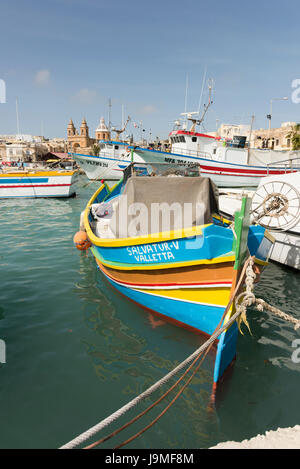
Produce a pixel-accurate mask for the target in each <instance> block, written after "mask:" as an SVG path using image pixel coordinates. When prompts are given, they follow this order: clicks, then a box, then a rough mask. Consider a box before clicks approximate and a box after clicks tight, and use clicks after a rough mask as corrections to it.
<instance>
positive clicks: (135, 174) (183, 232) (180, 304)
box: [81, 164, 273, 385]
mask: <svg viewBox="0 0 300 469" xmlns="http://www.w3.org/2000/svg"><path fill="white" fill-rule="evenodd" d="M158 166H159V165H144V167H143V169H142V168H141V164H138V165H136V164H131V165H130V167H129V168H128V169H127V171H126V172H125V175H124V179H123V180H122V181H121V182H119V183H118V184H117V185H116V186H115V187H114V188H113V189H112V190H109V189H108V187H107V185H106V184H103V185H102V186H101V187H100V188H99V189H98V191H96V193H95V194H94V195H93V196H92V198H91V200H90V201H89V203H88V205H87V207H86V209H85V211H84V214H83V220H82V222H81V225H82V230H84V231H85V234H86V240H87V242H88V243H90V246H91V251H92V253H93V255H94V257H95V260H96V263H97V265H98V267H99V269H100V271H101V272H102V273H103V274H104V275H105V277H106V278H107V280H108V281H109V282H110V283H111V284H112V285H113V286H114V287H115V288H116V289H117V290H118V291H119V292H120V293H121V294H123V295H124V296H125V297H127V298H128V299H130V300H132V301H134V302H135V303H138V304H139V305H140V306H142V307H143V308H145V309H147V310H150V311H153V312H155V313H157V314H158V315H161V316H163V317H164V318H166V319H168V320H170V321H171V322H174V323H176V324H178V325H180V326H183V327H187V328H190V329H192V330H194V331H197V332H201V333H204V334H206V335H211V334H212V333H213V332H214V330H215V329H216V327H217V325H218V324H219V323H220V321H221V320H222V315H224V313H225V310H226V306H227V304H228V301H229V298H230V296H231V294H232V292H233V291H234V290H235V289H236V286H237V283H238V281H239V275H240V272H241V268H242V266H243V264H244V262H245V258H246V257H247V254H248V250H249V252H250V254H251V255H254V256H255V259H256V265H257V268H258V269H262V268H263V266H264V265H266V264H267V261H268V255H269V252H270V249H271V247H272V244H273V239H272V238H271V237H270V236H269V235H268V233H267V231H266V230H265V229H264V228H262V227H259V226H256V227H250V228H249V213H248V205H249V203H248V201H247V199H244V202H243V207H242V210H241V211H240V213H239V214H237V218H236V223H235V233H234V231H233V229H232V226H230V225H229V224H228V223H227V222H225V221H224V220H223V219H222V218H220V217H219V215H218V196H217V190H216V187H215V186H214V184H213V183H212V182H211V181H210V179H208V178H202V177H200V176H199V168H198V167H197V168H196V170H195V169H194V168H189V169H187V168H184V167H182V168H181V169H179V168H178V167H177V168H176V174H174V171H172V170H170V168H169V165H167V166H168V169H166V168H163V169H161V168H158ZM161 166H163V165H161ZM136 167H137V168H138V169H136ZM153 176H155V177H153ZM172 176H173V177H172ZM174 176H177V177H174ZM157 205H159V207H157ZM170 207H171V211H173V212H174V217H173V218H172V220H171V222H170V223H169V224H168V226H165V227H163V226H160V227H159V228H158V226H157V223H159V224H160V223H162V225H163V222H164V220H166V214H167V213H169V214H170V211H169V212H168V210H170ZM157 209H159V211H162V214H163V216H162V217H161V215H160V214H159V213H158V212H157ZM164 210H166V211H165V212H164ZM182 211H183V212H184V213H183V212H182ZM137 212H139V214H138V215H137ZM124 217H125V218H124ZM183 220H185V222H184V223H183V222H182V221H183ZM153 223H154V225H155V226H154V227H153ZM150 225H151V229H148V227H150ZM137 226H138V227H139V228H138V230H136V228H137ZM132 230H133V231H132ZM83 238H84V237H83ZM233 311H234V306H233V307H230V309H229V311H228V313H227V314H226V317H225V319H224V318H223V319H224V322H225V323H226V321H228V320H229V319H230V317H231V315H232V313H233ZM237 332H238V329H237V326H236V324H234V325H232V326H231V327H230V328H229V329H228V330H226V331H225V332H223V334H222V335H221V336H220V339H219V342H218V346H217V352H216V360H215V370H214V382H215V385H216V383H218V382H219V380H220V378H221V377H222V375H223V373H224V371H225V370H226V369H227V367H228V366H229V365H230V363H231V362H232V361H233V359H234V357H235V354H236V339H237Z"/></svg>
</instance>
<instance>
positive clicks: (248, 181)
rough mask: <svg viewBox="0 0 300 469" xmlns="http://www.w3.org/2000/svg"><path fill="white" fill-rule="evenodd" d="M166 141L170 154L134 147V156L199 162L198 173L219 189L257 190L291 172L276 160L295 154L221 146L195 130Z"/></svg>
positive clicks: (143, 158)
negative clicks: (267, 180) (263, 181)
mask: <svg viewBox="0 0 300 469" xmlns="http://www.w3.org/2000/svg"><path fill="white" fill-rule="evenodd" d="M169 138H170V142H171V152H163V151H158V150H150V149H146V148H139V147H134V155H135V157H136V156H139V157H140V158H141V159H142V160H143V161H145V162H152V163H154V162H160V163H161V162H166V163H173V164H181V165H182V164H186V165H191V164H195V163H198V164H200V167H201V174H202V175H203V176H206V177H209V178H211V179H212V180H213V181H214V183H215V184H216V185H217V186H218V187H230V188H233V187H257V186H258V185H259V183H260V180H261V178H263V177H266V176H280V175H281V174H286V173H287V172H290V169H289V167H288V164H285V165H282V166H280V165H278V161H280V160H283V159H287V158H289V161H291V160H292V159H293V158H294V157H295V152H283V151H275V150H261V149H251V148H239V147H238V146H236V147H234V146H224V144H222V143H221V142H220V139H219V138H217V137H212V136H211V135H207V134H203V133H199V132H195V131H194V130H190V131H187V130H182V129H180V130H174V131H172V132H171V133H170V134H169ZM287 153H288V155H287ZM298 169H300V166H298Z"/></svg>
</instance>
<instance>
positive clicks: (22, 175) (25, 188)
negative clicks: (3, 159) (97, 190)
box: [0, 168, 78, 199]
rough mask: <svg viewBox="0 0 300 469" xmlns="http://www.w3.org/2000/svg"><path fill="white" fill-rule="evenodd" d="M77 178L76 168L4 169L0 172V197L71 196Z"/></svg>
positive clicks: (73, 192) (73, 193)
mask: <svg viewBox="0 0 300 469" xmlns="http://www.w3.org/2000/svg"><path fill="white" fill-rule="evenodd" d="M77 180H78V176H77V171H76V170H64V169H42V168H41V169H28V170H26V169H24V170H22V169H17V168H16V169H13V168H11V169H5V170H1V172H0V198H1V199H9V198H16V197H24V198H26V197H27V198H36V197H72V196H74V195H75V193H76V184H77Z"/></svg>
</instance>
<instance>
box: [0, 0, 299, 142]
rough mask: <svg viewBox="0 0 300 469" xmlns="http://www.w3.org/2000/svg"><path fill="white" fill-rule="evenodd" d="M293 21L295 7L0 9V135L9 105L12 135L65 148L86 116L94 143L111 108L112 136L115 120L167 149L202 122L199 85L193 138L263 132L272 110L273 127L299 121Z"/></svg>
mask: <svg viewBox="0 0 300 469" xmlns="http://www.w3.org/2000/svg"><path fill="white" fill-rule="evenodd" d="M299 17H300V2H299V0H288V1H287V2H282V1H278V0H272V1H269V0H260V1H258V0H252V1H251V2H242V1H240V0H239V1H236V0H227V1H226V2H225V1H224V0H222V1H220V0H214V1H213V2H208V1H205V2H204V1H202V0H185V1H184V2H183V1H182V0H181V1H178V0H172V1H171V0H160V1H158V0H151V1H147V2H146V1H145V0H139V1H138V0H128V1H127V2H125V1H120V0H114V1H113V2H112V1H107V0H106V1H103V0H43V1H41V0H9V1H8V0H1V5H0V18H1V27H0V58H1V61H0V80H3V81H4V82H5V85H6V102H5V103H1V102H0V134H15V133H16V132H17V119H16V99H17V100H18V109H19V129H20V132H21V133H26V134H32V135H41V134H43V135H44V136H45V137H48V138H52V137H66V128H67V124H68V122H69V120H70V119H71V118H72V119H73V122H74V124H75V126H76V127H79V126H80V123H81V121H82V119H83V117H85V118H86V120H87V123H88V125H89V128H90V135H91V136H94V131H95V129H96V127H97V125H98V123H99V120H100V117H101V116H104V118H105V120H106V121H107V120H108V109H109V107H108V102H109V99H111V104H112V107H111V121H112V124H113V125H114V126H116V127H117V128H119V127H120V126H121V123H122V109H124V116H125V119H126V118H127V116H128V115H129V116H130V117H131V121H130V123H129V125H128V127H127V129H126V133H128V134H130V133H132V132H135V135H137V136H139V132H140V129H144V136H145V137H146V138H152V139H153V138H155V137H159V138H166V137H167V135H168V133H169V132H170V131H171V130H172V127H173V122H174V120H176V119H178V118H179V117H181V116H180V114H181V113H182V112H184V111H185V109H186V108H187V110H188V111H197V110H198V108H199V104H200V101H201V104H200V114H201V113H202V111H203V106H204V104H205V103H206V102H207V99H208V86H207V80H208V79H212V80H213V104H212V105H211V106H210V108H209V110H208V112H207V114H206V117H205V120H204V125H203V128H202V130H203V131H215V130H216V127H218V126H219V125H220V124H221V123H226V124H250V122H251V116H252V115H254V116H255V118H254V128H262V127H265V128H267V126H268V121H267V118H266V115H267V114H269V113H270V104H271V100H273V105H272V127H278V126H280V125H281V122H285V121H296V122H300V103H298V102H296V101H300V99H296V100H295V99H294V98H293V96H294V97H295V92H297V88H295V83H297V82H296V81H295V80H297V79H299V85H298V87H299V89H300V47H299V42H300V37H299ZM205 71H206V73H205ZM204 77H206V79H205V80H204ZM2 83H3V82H2ZM186 83H188V87H186ZM293 83H294V88H293V87H292V84H293ZM203 84H204V87H203ZM202 88H203V93H201V92H202ZM186 91H187V99H186ZM293 92H294V95H293ZM201 96H202V99H200V98H201ZM281 97H288V100H274V98H281ZM299 97H300V92H299ZM2 100H3V99H2ZM0 101H1V95H0ZM134 123H136V124H137V125H138V126H139V127H138V128H134V126H133V124H134Z"/></svg>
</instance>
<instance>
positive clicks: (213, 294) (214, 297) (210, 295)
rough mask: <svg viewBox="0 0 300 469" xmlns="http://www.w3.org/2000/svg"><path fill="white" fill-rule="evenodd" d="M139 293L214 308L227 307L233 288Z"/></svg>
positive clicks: (147, 290)
mask: <svg viewBox="0 0 300 469" xmlns="http://www.w3.org/2000/svg"><path fill="white" fill-rule="evenodd" d="M138 291H141V292H143V293H148V294H149V293H150V294H153V295H158V296H162V297H165V298H172V299H174V300H179V301H187V302H193V303H202V304H207V305H213V306H223V307H226V306H227V304H228V301H229V297H230V291H231V287H214V288H201V289H195V288H190V289H189V288H183V289H174V290H173V289H168V290H164V289H161V290H157V289H155V290H149V289H141V288H139V289H138Z"/></svg>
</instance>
